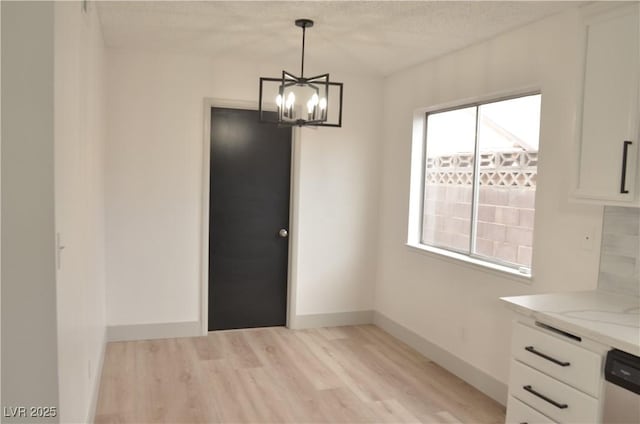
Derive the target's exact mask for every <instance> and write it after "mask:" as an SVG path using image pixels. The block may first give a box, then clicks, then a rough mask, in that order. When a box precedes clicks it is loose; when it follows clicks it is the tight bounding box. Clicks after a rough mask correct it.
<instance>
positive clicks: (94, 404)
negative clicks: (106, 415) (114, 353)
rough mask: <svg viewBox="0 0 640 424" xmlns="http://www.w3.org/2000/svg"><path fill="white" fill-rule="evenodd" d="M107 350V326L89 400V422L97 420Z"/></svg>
mask: <svg viewBox="0 0 640 424" xmlns="http://www.w3.org/2000/svg"><path fill="white" fill-rule="evenodd" d="M106 350H107V328H106V327H105V329H104V333H103V335H102V349H101V350H100V357H99V358H98V364H97V366H96V378H95V379H94V381H95V384H94V386H93V390H92V393H91V399H90V400H89V413H88V414H87V422H88V423H94V422H95V420H96V410H97V408H98V396H99V395H100V382H101V381H102V369H103V368H104V355H105V353H106Z"/></svg>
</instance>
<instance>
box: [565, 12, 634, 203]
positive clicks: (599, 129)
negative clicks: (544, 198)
mask: <svg viewBox="0 0 640 424" xmlns="http://www.w3.org/2000/svg"><path fill="white" fill-rule="evenodd" d="M639 22H640V7H639V5H638V4H634V5H632V6H628V5H627V6H624V7H621V8H617V9H615V10H612V11H608V12H606V13H600V14H598V15H597V16H591V17H588V18H586V19H585V55H584V61H583V64H584V67H583V72H582V96H581V101H580V103H579V108H578V111H579V114H578V127H577V135H578V142H577V152H576V153H577V154H576V156H577V167H576V173H575V174H576V175H575V178H574V186H573V197H574V198H576V199H583V200H590V201H594V202H597V203H601V204H611V205H627V206H640V195H639V194H638V189H639V188H640V184H639V183H638V178H639V173H638V163H639V152H640V148H639V147H640V146H639V145H638V144H639V141H640V140H639V137H638V136H639V133H640V130H639V121H640V120H639V118H638V112H639V107H638V103H639V101H638V100H639V97H640V96H639V86H640V84H639V80H640V29H639V27H640V25H639Z"/></svg>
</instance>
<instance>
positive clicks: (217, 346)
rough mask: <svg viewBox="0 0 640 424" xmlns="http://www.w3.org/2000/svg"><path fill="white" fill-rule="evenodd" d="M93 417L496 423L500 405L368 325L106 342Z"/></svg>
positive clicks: (107, 420) (104, 421)
mask: <svg viewBox="0 0 640 424" xmlns="http://www.w3.org/2000/svg"><path fill="white" fill-rule="evenodd" d="M95 422H96V423H99V424H111V423H113V424H116V423H117V424H120V423H122V424H129V423H136V424H142V423H291V424H294V423H296V424H297V423H417V422H422V423H461V422H462V423H474V424H476V423H503V422H504V407H502V406H501V405H499V404H498V403H496V402H495V401H493V400H492V399H490V398H488V397H487V396H485V395H484V394H482V393H480V392H478V391H477V390H476V389H474V388H473V387H471V386H470V385H468V384H467V383H466V382H464V381H462V380H460V379H459V378H457V377H455V376H454V375H452V374H450V373H449V372H447V371H446V370H444V369H443V368H441V367H439V366H438V365H436V364H435V363H433V362H431V361H429V360H428V359H427V358H424V357H423V356H422V355H420V354H419V353H418V352H416V351H415V350H413V349H411V348H410V347H409V346H407V345H405V344H404V343H401V342H399V341H398V340H396V339H394V338H393V337H391V336H390V335H388V334H387V333H385V332H384V331H382V330H380V329H379V328H377V327H375V326H373V325H362V326H350V327H334V328H324V329H310V330H295V331H294V330H289V329H286V328H283V327H274V328H260V329H249V330H234V331H222V332H212V333H209V334H208V335H207V336H204V337H191V338H181V339H164V340H151V341H132V342H117V343H109V344H108V346H107V349H106V356H105V361H104V366H103V370H102V377H101V384H100V393H99V397H98V405H97V410H96V417H95Z"/></svg>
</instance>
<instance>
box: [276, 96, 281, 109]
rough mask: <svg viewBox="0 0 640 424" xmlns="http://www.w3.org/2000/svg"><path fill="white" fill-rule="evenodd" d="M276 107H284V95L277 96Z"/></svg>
mask: <svg viewBox="0 0 640 424" xmlns="http://www.w3.org/2000/svg"><path fill="white" fill-rule="evenodd" d="M276 105H278V107H280V106H282V95H280V94H278V95H277V96H276Z"/></svg>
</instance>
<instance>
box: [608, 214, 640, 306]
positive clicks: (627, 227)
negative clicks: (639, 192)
mask: <svg viewBox="0 0 640 424" xmlns="http://www.w3.org/2000/svg"><path fill="white" fill-rule="evenodd" d="M598 288H599V289H600V290H606V291H611V292H616V293H620V294H628V295H633V296H640V208H623V207H613V206H607V207H605V208H604V222H603V224H602V246H601V249H600V275H599V276H598Z"/></svg>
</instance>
